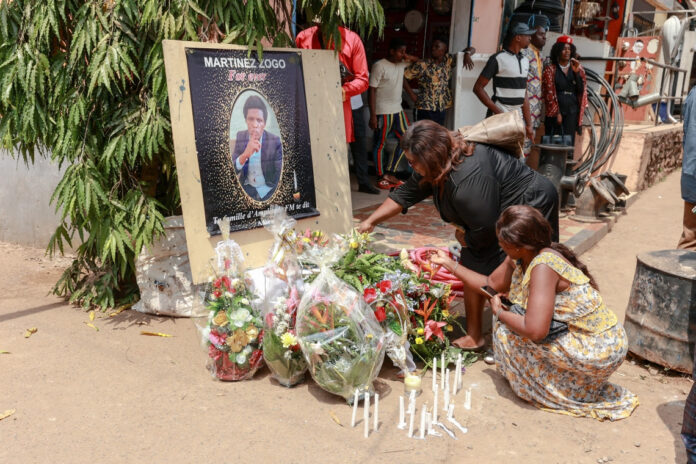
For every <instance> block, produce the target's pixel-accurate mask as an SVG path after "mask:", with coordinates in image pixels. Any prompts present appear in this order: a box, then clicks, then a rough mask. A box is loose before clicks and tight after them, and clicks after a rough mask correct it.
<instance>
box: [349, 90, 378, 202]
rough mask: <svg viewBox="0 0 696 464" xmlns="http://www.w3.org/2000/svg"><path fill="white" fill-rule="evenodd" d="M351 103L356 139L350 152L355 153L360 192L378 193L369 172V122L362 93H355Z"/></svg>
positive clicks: (354, 165)
mask: <svg viewBox="0 0 696 464" xmlns="http://www.w3.org/2000/svg"><path fill="white" fill-rule="evenodd" d="M350 105H351V107H352V108H353V133H354V135H355V140H354V141H353V142H350V153H351V154H352V155H353V169H354V170H355V178H356V179H357V181H358V192H362V193H370V194H372V195H377V194H378V193H379V190H377V189H376V188H375V187H373V186H372V183H371V182H370V176H369V174H368V173H367V142H366V140H365V138H366V136H367V124H365V114H364V111H365V106H364V104H363V99H362V95H355V96H353V97H351V98H350Z"/></svg>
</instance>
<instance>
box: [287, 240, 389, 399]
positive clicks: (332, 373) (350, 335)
mask: <svg viewBox="0 0 696 464" xmlns="http://www.w3.org/2000/svg"><path fill="white" fill-rule="evenodd" d="M343 254H344V251H342V250H341V249H340V246H339V245H338V244H335V243H334V244H331V245H329V246H322V247H319V246H317V247H312V248H311V249H310V250H307V251H306V252H305V253H304V256H303V258H304V260H305V262H307V263H313V264H314V265H315V266H317V267H318V268H319V274H318V275H317V276H316V278H315V279H314V280H313V281H312V283H311V284H309V285H308V286H307V287H306V288H305V291H304V294H303V296H302V299H301V300H300V305H299V307H298V310H297V336H298V338H299V341H300V346H301V347H302V352H303V354H304V356H305V359H306V360H307V362H308V364H309V372H310V373H311V375H312V378H313V379H314V381H315V382H316V383H317V384H318V385H319V386H320V387H321V388H323V389H324V390H326V391H328V392H330V393H333V394H336V395H340V396H342V397H343V398H345V399H346V400H347V401H349V402H350V401H352V399H353V397H354V394H355V390H356V389H357V390H360V391H361V392H371V391H373V385H372V382H373V380H374V378H375V377H376V376H377V374H378V373H379V370H380V368H381V367H382V362H383V360H384V351H385V345H384V337H385V334H384V331H383V330H382V327H381V326H380V324H379V322H378V321H377V319H376V318H375V315H374V313H373V311H372V310H371V309H370V307H369V306H368V305H367V304H366V303H365V301H364V300H363V297H362V295H361V294H359V293H358V292H356V291H355V289H354V288H352V287H350V286H349V285H347V284H346V283H345V282H344V281H342V280H341V279H339V278H338V277H336V275H335V274H334V273H333V271H332V270H331V266H332V265H334V264H335V263H336V262H337V261H338V260H339V259H340V257H341V256H342V255H343Z"/></svg>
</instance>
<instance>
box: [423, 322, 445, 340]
mask: <svg viewBox="0 0 696 464" xmlns="http://www.w3.org/2000/svg"><path fill="white" fill-rule="evenodd" d="M446 325H447V323H446V322H435V321H433V320H432V319H431V320H429V321H428V322H426V323H425V339H426V340H429V339H430V337H432V336H433V335H435V336H436V337H438V338H439V339H440V340H441V341H445V334H443V333H442V327H444V326H446Z"/></svg>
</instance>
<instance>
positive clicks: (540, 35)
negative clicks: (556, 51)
mask: <svg viewBox="0 0 696 464" xmlns="http://www.w3.org/2000/svg"><path fill="white" fill-rule="evenodd" d="M512 21H515V17H514V16H513V18H512V19H511V22H512ZM528 21H529V24H530V27H532V28H533V29H534V34H532V41H531V43H530V44H529V47H527V48H523V49H522V56H525V57H527V59H528V60H529V74H527V102H528V103H529V115H530V117H531V119H532V130H533V131H534V137H535V138H534V139H526V140H525V143H524V156H525V157H529V156H530V154H531V151H532V143H534V142H535V141H536V138H537V136H538V135H541V134H540V133H539V134H537V132H539V130H538V129H539V126H541V123H542V122H543V101H542V94H541V75H542V71H543V69H544V63H543V58H542V56H541V50H542V49H543V48H544V45H546V32H547V31H548V29H549V19H548V18H547V17H546V16H543V15H532V17H531V18H529V20H528ZM530 161H531V162H532V164H537V163H538V161H539V160H538V153H537V154H536V156H532V158H531V159H528V160H527V164H529V162H530ZM532 167H535V166H532Z"/></svg>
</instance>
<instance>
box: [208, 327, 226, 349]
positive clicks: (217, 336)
mask: <svg viewBox="0 0 696 464" xmlns="http://www.w3.org/2000/svg"><path fill="white" fill-rule="evenodd" d="M209 338H210V343H212V344H213V345H224V344H225V340H227V334H226V333H222V334H221V333H218V332H217V331H216V330H211V331H210V336H209Z"/></svg>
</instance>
